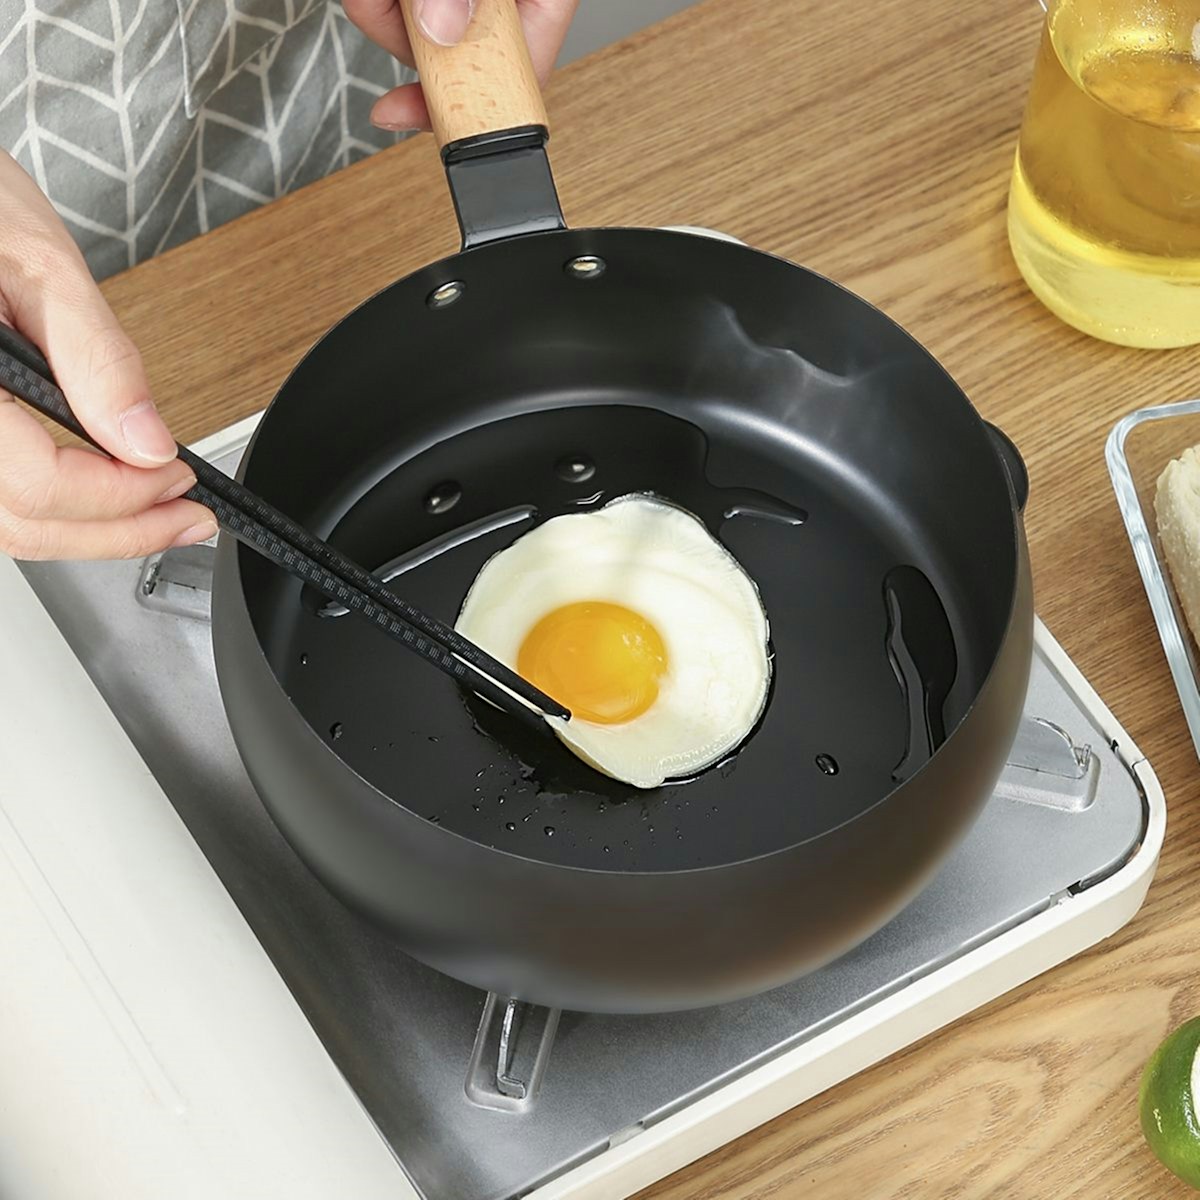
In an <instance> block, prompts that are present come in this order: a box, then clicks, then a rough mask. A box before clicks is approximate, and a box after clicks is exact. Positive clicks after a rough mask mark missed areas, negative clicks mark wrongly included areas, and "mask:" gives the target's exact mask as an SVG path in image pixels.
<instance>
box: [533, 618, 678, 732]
mask: <svg viewBox="0 0 1200 1200" xmlns="http://www.w3.org/2000/svg"><path fill="white" fill-rule="evenodd" d="M666 669H667V651H666V648H665V647H664V646H663V642H662V638H661V637H660V636H659V632H658V630H657V629H655V628H654V626H653V625H651V624H650V622H649V621H647V620H646V618H645V617H643V616H642V615H641V614H640V613H636V612H634V611H633V610H632V609H629V608H625V607H624V606H623V605H620V604H609V603H607V602H606V601H599V600H582V601H579V602H577V603H575V604H564V605H563V606H562V607H561V608H556V609H554V610H553V611H552V612H549V613H547V614H546V615H545V616H544V617H543V618H542V619H541V620H540V621H539V622H538V623H537V624H536V625H535V626H534V627H533V628H532V629H531V630H530V631H529V633H528V634H526V636H525V640H524V641H523V642H522V643H521V649H520V651H519V652H518V654H517V672H518V674H520V675H521V676H523V677H524V678H525V679H528V680H529V682H530V683H532V684H534V685H535V686H537V687H539V688H541V690H542V691H543V692H545V693H546V694H547V695H549V696H553V697H554V699H555V700H557V701H558V702H559V703H560V704H565V705H566V706H567V708H569V709H570V710H571V715H572V716H573V717H577V718H579V719H580V720H582V721H591V722H593V723H595V724H597V725H620V724H622V723H623V722H625V721H632V720H633V719H634V717H639V716H641V715H642V713H644V712H645V711H646V710H647V709H648V708H649V707H650V705H652V704H653V703H654V701H655V700H656V699H657V698H658V681H659V679H661V678H662V675H663V673H664V672H665V671H666Z"/></svg>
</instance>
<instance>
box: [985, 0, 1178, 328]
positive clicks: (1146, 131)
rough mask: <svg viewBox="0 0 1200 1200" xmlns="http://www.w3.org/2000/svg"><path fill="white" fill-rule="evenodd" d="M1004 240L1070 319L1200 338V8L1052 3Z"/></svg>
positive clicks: (1120, 1) (1148, 0) (1146, 1)
mask: <svg viewBox="0 0 1200 1200" xmlns="http://www.w3.org/2000/svg"><path fill="white" fill-rule="evenodd" d="M1008 235H1009V242H1010V244H1011V245H1012V249H1013V255H1014V257H1015V258H1016V261H1017V265H1018V266H1019V267H1020V269H1021V274H1022V275H1024V276H1025V279H1026V281H1027V282H1028V284H1029V286H1030V287H1031V288H1032V289H1033V291H1034V293H1035V294H1036V295H1037V296H1038V297H1039V298H1040V299H1041V300H1042V302H1043V303H1044V304H1046V305H1047V306H1048V307H1049V308H1050V309H1051V310H1052V311H1053V312H1055V313H1057V314H1058V315H1059V316H1060V317H1062V319H1063V320H1064V321H1067V322H1069V323H1070V324H1071V325H1074V326H1076V327H1077V328H1079V329H1082V330H1083V331H1084V332H1086V333H1090V334H1092V335H1093V336H1095V337H1099V338H1104V339H1106V340H1107V341H1110V342H1120V343H1122V344H1124V345H1127V346H1185V345H1192V344H1194V343H1200V0H1050V4H1049V10H1048V13H1047V20H1046V28H1045V30H1044V31H1043V34H1042V44H1041V48H1040V50H1039V51H1038V57H1037V62H1036V65H1035V67H1034V72H1033V82H1032V85H1031V88H1030V94H1029V103H1028V107H1027V109H1026V112H1025V120H1024V123H1023V125H1022V127H1021V137H1020V142H1019V145H1018V149H1017V161H1016V166H1015V169H1014V172H1013V179H1012V190H1011V192H1010V195H1009V205H1008Z"/></svg>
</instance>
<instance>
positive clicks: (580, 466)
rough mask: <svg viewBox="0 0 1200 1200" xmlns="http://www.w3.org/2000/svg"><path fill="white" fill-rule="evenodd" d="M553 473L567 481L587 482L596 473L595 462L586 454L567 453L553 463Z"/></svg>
mask: <svg viewBox="0 0 1200 1200" xmlns="http://www.w3.org/2000/svg"><path fill="white" fill-rule="evenodd" d="M554 473H555V474H556V475H557V476H558V477H559V479H564V480H566V482H567V483H587V481H588V480H589V479H591V477H592V476H593V475H595V473H596V464H595V463H594V462H592V460H591V459H590V458H588V456H587V455H586V454H568V455H566V456H565V457H564V458H560V459H559V460H558V462H557V463H555V465H554Z"/></svg>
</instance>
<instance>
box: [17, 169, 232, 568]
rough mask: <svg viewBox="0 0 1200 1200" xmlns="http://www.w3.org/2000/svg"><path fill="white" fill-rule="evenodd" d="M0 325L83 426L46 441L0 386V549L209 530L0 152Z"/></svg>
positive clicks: (88, 283)
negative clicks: (67, 437) (35, 350)
mask: <svg viewBox="0 0 1200 1200" xmlns="http://www.w3.org/2000/svg"><path fill="white" fill-rule="evenodd" d="M0 229H2V230H3V232H4V236H3V238H2V239H0V324H4V325H7V326H9V327H11V328H14V329H16V330H18V331H20V332H21V333H22V334H24V335H25V336H26V337H27V338H28V339H29V340H31V341H32V342H34V343H36V344H37V345H38V346H40V347H41V348H42V350H43V351H44V353H45V355H46V358H47V359H48V360H49V363H50V366H51V367H52V368H53V371H54V374H55V376H56V377H57V379H58V381H59V383H60V384H61V386H62V389H63V392H64V393H65V394H66V397H67V400H68V401H69V402H70V405H71V407H72V409H73V410H74V412H75V414H76V415H77V416H78V418H79V421H80V424H81V425H82V427H83V430H84V432H85V433H86V434H87V435H88V436H89V437H90V438H92V439H94V441H95V443H96V444H97V445H98V446H100V447H102V448H103V449H104V450H105V451H107V452H108V454H111V455H113V457H112V458H108V457H105V456H103V455H100V454H96V453H95V452H94V451H92V450H90V449H84V448H81V447H67V448H60V447H58V446H56V445H55V443H54V441H53V439H52V438H51V437H50V435H49V433H47V431H46V430H45V428H44V427H43V426H42V425H41V423H40V422H39V421H38V420H37V419H36V418H35V417H34V416H33V415H32V414H31V413H30V412H28V411H27V410H25V409H23V408H21V407H20V406H19V405H17V404H15V403H13V401H12V397H11V396H9V395H8V394H7V393H6V392H2V391H0V552H3V553H6V554H9V555H11V556H13V557H14V558H25V559H36V558H43V559H44V558H135V557H140V556H142V555H146V554H150V553H153V552H154V551H156V550H162V549H165V548H166V547H168V546H171V545H181V546H182V545H189V544H192V543H194V542H198V541H203V540H205V539H206V538H209V537H211V536H212V535H213V534H214V533H216V528H217V527H216V522H215V521H214V520H213V517H212V514H211V513H210V512H209V511H208V510H207V509H206V508H204V507H203V506H202V505H199V504H195V503H193V502H192V501H190V500H185V499H182V498H181V497H182V496H183V493H184V492H186V491H188V490H189V488H191V487H192V485H193V484H194V483H195V475H194V473H193V472H192V470H191V469H190V468H189V467H188V466H187V465H186V464H185V463H182V462H179V461H178V460H177V459H176V457H175V442H174V439H173V438H172V437H171V435H170V433H169V432H168V430H167V428H166V426H165V425H164V424H163V422H162V420H161V418H160V417H159V416H158V413H157V412H156V411H155V408H154V404H153V402H152V401H151V399H150V391H149V387H148V385H147V383H146V377H145V373H144V371H143V369H142V363H141V359H140V357H139V356H138V353H137V350H136V348H135V347H134V345H133V343H132V342H131V341H130V340H129V338H128V337H127V336H126V335H125V333H124V332H123V331H122V329H121V327H120V325H119V324H118V322H117V319H116V317H115V316H114V315H113V313H112V310H111V309H110V308H109V307H108V305H107V304H106V303H105V301H104V297H103V296H102V295H101V294H100V290H99V288H97V287H96V284H95V282H94V281H93V279H92V277H91V275H90V274H89V273H88V269H87V266H86V264H85V263H84V261H83V257H82V255H81V254H80V253H79V250H78V249H77V247H76V246H75V243H74V242H73V241H72V239H71V236H70V234H68V232H67V231H66V229H65V228H64V227H63V225H62V222H61V221H60V220H59V219H58V216H57V214H56V213H55V212H54V210H53V208H52V207H51V206H50V202H49V201H48V200H47V199H46V198H45V196H43V195H42V193H41V192H40V191H39V190H38V188H37V186H36V185H35V184H34V182H33V180H31V179H30V178H29V176H28V175H26V174H25V172H24V171H23V170H22V169H21V168H20V167H19V166H18V165H17V164H16V163H15V162H14V161H13V160H12V159H11V158H10V157H9V156H8V155H6V154H4V153H3V152H2V151H0Z"/></svg>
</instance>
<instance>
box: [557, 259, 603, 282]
mask: <svg viewBox="0 0 1200 1200" xmlns="http://www.w3.org/2000/svg"><path fill="white" fill-rule="evenodd" d="M606 266H608V264H607V263H606V262H605V261H604V259H602V258H598V257H597V256H596V255H595V254H581V255H579V257H578V258H572V259H569V260H568V261H567V265H566V267H565V268H564V270H565V271H566V272H567V274H568V275H574V276H575V278H576V279H599V278H600V276H601V275H603V274H604V268H605V267H606Z"/></svg>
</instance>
